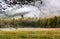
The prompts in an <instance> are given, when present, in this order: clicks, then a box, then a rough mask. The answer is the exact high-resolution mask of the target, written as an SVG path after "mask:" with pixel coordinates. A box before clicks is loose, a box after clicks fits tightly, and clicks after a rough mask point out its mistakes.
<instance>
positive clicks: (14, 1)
mask: <svg viewBox="0 0 60 39" xmlns="http://www.w3.org/2000/svg"><path fill="white" fill-rule="evenodd" d="M59 15H60V0H0V18H5V17H14V18H20V17H37V18H40V17H41V18H44V17H47V18H48V17H54V16H59Z"/></svg>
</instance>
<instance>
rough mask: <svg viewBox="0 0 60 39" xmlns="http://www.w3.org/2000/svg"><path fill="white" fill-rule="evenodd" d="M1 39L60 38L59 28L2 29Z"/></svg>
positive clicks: (0, 32)
mask: <svg viewBox="0 0 60 39" xmlns="http://www.w3.org/2000/svg"><path fill="white" fill-rule="evenodd" d="M0 39H60V29H59V28H19V29H14V28H12V29H0Z"/></svg>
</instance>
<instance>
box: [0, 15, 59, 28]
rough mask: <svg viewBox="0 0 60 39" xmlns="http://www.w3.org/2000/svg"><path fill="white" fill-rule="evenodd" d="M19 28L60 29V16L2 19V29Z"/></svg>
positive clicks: (0, 23)
mask: <svg viewBox="0 0 60 39" xmlns="http://www.w3.org/2000/svg"><path fill="white" fill-rule="evenodd" d="M9 27H13V28H18V27H40V28H59V27H60V16H58V17H56V16H55V17H53V18H43V19H42V18H39V19H37V18H18V19H15V18H3V19H2V18H0V28H9Z"/></svg>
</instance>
